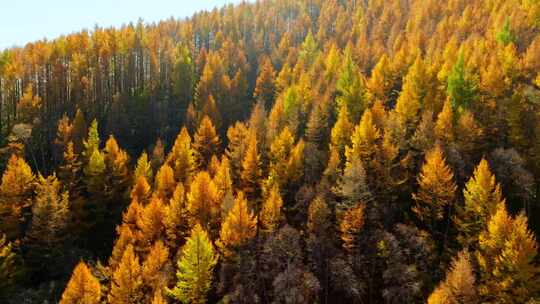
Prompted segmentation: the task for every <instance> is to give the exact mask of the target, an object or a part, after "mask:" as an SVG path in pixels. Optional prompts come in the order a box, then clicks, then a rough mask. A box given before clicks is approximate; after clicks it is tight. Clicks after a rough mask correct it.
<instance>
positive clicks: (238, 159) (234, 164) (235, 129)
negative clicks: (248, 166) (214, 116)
mask: <svg viewBox="0 0 540 304" xmlns="http://www.w3.org/2000/svg"><path fill="white" fill-rule="evenodd" d="M265 131H266V130H265ZM265 134H266V133H265ZM248 138H249V131H248V128H247V127H246V125H245V124H244V123H243V122H236V123H235V124H234V125H232V126H230V127H229V129H228V130H227V139H228V142H229V144H228V146H227V149H226V150H225V154H226V155H227V157H228V158H229V160H230V162H231V170H232V176H233V179H234V180H235V182H236V181H239V179H240V174H241V172H242V162H243V160H244V155H245V151H246V149H247V146H248V142H249V141H248Z"/></svg>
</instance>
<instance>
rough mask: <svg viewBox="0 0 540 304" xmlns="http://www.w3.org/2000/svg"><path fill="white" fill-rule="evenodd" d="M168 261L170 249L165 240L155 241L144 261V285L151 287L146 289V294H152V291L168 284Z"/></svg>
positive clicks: (142, 274) (142, 273)
mask: <svg viewBox="0 0 540 304" xmlns="http://www.w3.org/2000/svg"><path fill="white" fill-rule="evenodd" d="M168 262H169V250H168V249H167V247H166V246H165V245H164V244H163V242H161V241H157V242H155V243H154V244H153V245H152V248H151V249H150V252H149V253H148V255H147V256H146V259H145V260H144V262H143V263H142V270H141V277H142V279H143V284H144V286H145V287H147V288H148V289H149V290H146V291H145V294H147V295H148V294H151V293H150V292H151V291H156V292H157V291H159V290H161V289H163V288H164V287H165V286H166V285H167V279H168V276H167V267H168Z"/></svg>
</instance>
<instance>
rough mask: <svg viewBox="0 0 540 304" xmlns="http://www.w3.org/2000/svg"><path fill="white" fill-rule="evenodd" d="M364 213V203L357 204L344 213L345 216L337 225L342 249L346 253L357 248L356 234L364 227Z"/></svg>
mask: <svg viewBox="0 0 540 304" xmlns="http://www.w3.org/2000/svg"><path fill="white" fill-rule="evenodd" d="M364 213H365V205H364V203H360V202H359V203H357V204H356V205H354V206H353V207H351V208H349V209H348V210H347V211H345V214H344V215H343V218H342V219H341V221H340V223H339V231H340V232H341V240H342V241H343V248H345V249H346V250H347V251H350V252H353V251H355V250H356V249H357V247H358V246H359V244H358V234H359V233H360V231H361V230H362V228H363V227H364V223H365V219H364Z"/></svg>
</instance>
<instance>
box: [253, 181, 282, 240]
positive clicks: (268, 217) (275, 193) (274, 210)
mask: <svg viewBox="0 0 540 304" xmlns="http://www.w3.org/2000/svg"><path fill="white" fill-rule="evenodd" d="M282 207H283V199H282V198H281V193H280V191H279V187H278V186H277V185H274V186H272V188H271V189H270V191H269V192H268V195H267V198H266V199H265V200H264V202H263V205H262V208H261V211H260V214H259V219H260V222H261V226H262V228H263V230H265V231H267V232H274V231H276V230H277V228H279V225H280V224H281V222H282V221H283V219H284V216H283V213H282V210H281V208H282Z"/></svg>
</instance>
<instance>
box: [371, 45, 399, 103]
mask: <svg viewBox="0 0 540 304" xmlns="http://www.w3.org/2000/svg"><path fill="white" fill-rule="evenodd" d="M392 86H393V79H392V69H391V67H390V60H389V58H388V55H386V54H383V55H382V56H381V57H380V59H379V61H378V62H377V64H376V65H375V67H374V68H373V71H372V72H371V78H370V79H369V81H368V83H367V87H368V89H369V94H370V96H371V99H372V100H380V101H382V102H383V104H384V103H386V101H387V99H388V96H389V95H390V89H391V88H392Z"/></svg>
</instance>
